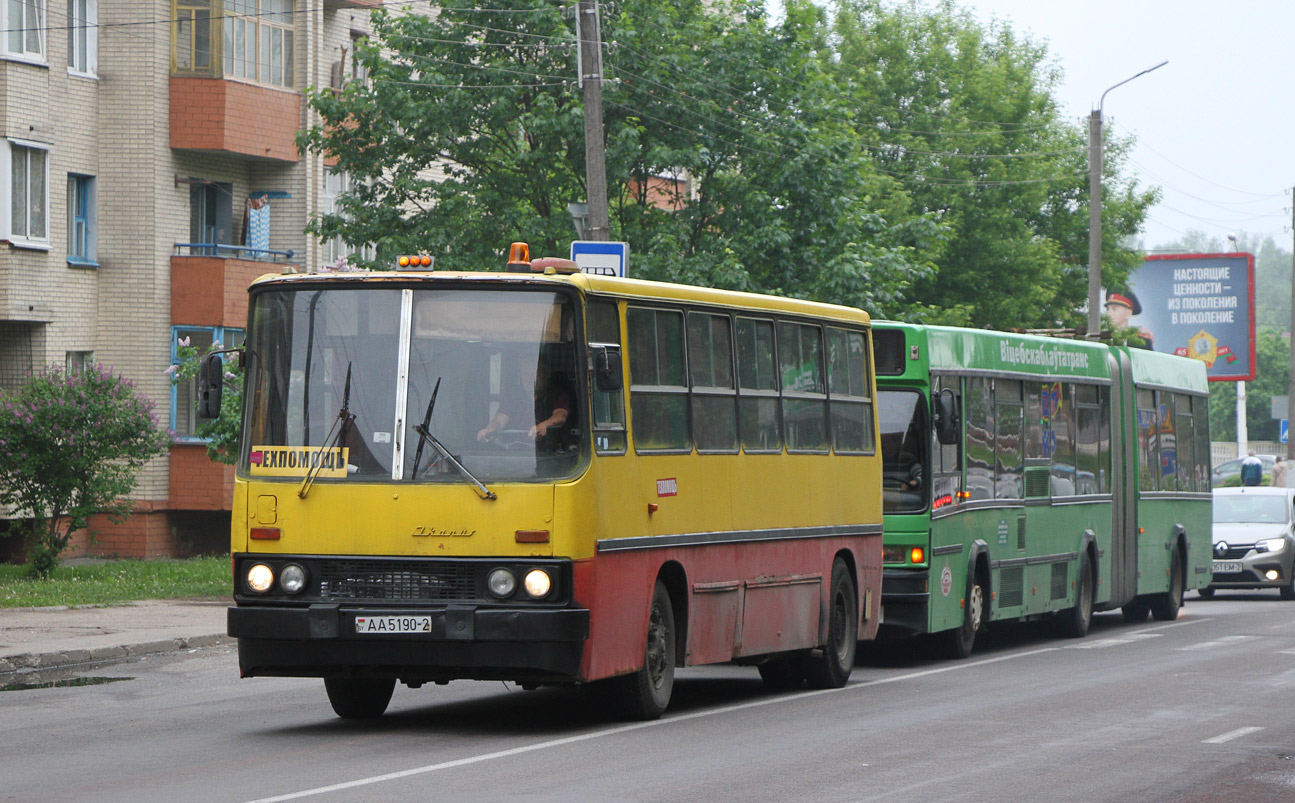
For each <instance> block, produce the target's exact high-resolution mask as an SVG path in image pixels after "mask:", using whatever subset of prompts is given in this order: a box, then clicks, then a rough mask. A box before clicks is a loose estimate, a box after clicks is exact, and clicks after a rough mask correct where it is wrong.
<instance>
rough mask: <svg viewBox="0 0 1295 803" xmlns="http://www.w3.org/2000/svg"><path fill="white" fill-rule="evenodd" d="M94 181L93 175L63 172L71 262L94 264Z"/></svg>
mask: <svg viewBox="0 0 1295 803" xmlns="http://www.w3.org/2000/svg"><path fill="white" fill-rule="evenodd" d="M95 195H96V193H95V181H94V176H80V175H77V174H75V173H68V176H67V229H68V230H67V261H68V262H70V263H72V264H74V265H94V264H95V258H96V250H97V249H96V248H95V229H96V226H95V218H96V209H95Z"/></svg>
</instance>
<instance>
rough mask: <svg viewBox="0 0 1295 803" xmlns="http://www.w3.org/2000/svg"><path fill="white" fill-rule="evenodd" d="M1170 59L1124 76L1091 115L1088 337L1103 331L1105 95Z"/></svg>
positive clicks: (1089, 150) (1089, 142)
mask: <svg viewBox="0 0 1295 803" xmlns="http://www.w3.org/2000/svg"><path fill="white" fill-rule="evenodd" d="M1168 63H1169V61H1168V60H1167V59H1166V60H1165V61H1162V62H1160V63H1159V64H1157V65H1156V66H1154V67H1148V68H1146V69H1145V70H1143V71H1142V72H1140V73H1138V74H1137V75H1133V76H1130V77H1128V78H1125V79H1124V80H1123V81H1120V82H1119V83H1118V84H1115V85H1114V86H1111V87H1109V88H1108V89H1107V90H1106V92H1103V93H1102V97H1101V100H1099V101H1098V102H1097V108H1096V109H1094V110H1093V113H1092V114H1090V115H1089V116H1088V338H1089V339H1090V340H1096V339H1097V338H1098V337H1100V336H1101V332H1102V314H1101V310H1099V309H1098V308H1097V304H1098V302H1099V301H1101V294H1102V107H1103V106H1105V105H1106V95H1107V93H1108V92H1110V91H1111V90H1112V89H1114V88H1115V87H1117V86H1124V85H1125V84H1127V83H1128V82H1129V81H1132V80H1133V79H1134V78H1137V77H1138V76H1141V75H1146V74H1147V73H1149V72H1151V71H1152V70H1158V69H1160V68H1161V67H1163V66H1165V65H1166V64H1168Z"/></svg>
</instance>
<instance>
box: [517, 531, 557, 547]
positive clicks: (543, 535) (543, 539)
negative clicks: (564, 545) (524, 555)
mask: <svg viewBox="0 0 1295 803" xmlns="http://www.w3.org/2000/svg"><path fill="white" fill-rule="evenodd" d="M513 540H514V541H516V542H517V543H519V544H547V543H548V542H549V531H548V530H518V531H517V532H515V533H513Z"/></svg>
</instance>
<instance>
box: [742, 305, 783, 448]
mask: <svg viewBox="0 0 1295 803" xmlns="http://www.w3.org/2000/svg"><path fill="white" fill-rule="evenodd" d="M737 376H738V393H739V394H741V395H740V396H739V398H738V424H739V426H738V430H739V431H740V432H741V434H742V450H743V451H746V452H756V453H758V452H781V451H782V427H781V421H780V416H779V415H778V375H777V371H776V370H775V368H774V347H773V322H772V321H767V320H759V319H755V318H738V319H737Z"/></svg>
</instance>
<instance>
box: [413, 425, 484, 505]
mask: <svg viewBox="0 0 1295 803" xmlns="http://www.w3.org/2000/svg"><path fill="white" fill-rule="evenodd" d="M414 432H417V433H418V436H419V437H420V438H422V439H423V440H424V441H426V442H427V443H430V444H431V445H432V448H433V449H435V450H436V451H437V452H438V453H439V454H440V455H441V457H443V458H444V459H445V460H447V461H448V462H449V464H450V465H452V466H454V468H455V470H456V471H458V472H459V473H460V474H462V475H463V477H464V479H466V480H467V481H468V482H470V483H472V486H473V487H474V488H475V489H476V491H477V495H478V496H480V497H481V498H482V499H488V500H493V499H496V498H497V497H496V496H495V492H494V491H492V490H490V489H489V488H487V487H486V486H484V485H482V484H481V480H479V479H477V478H476V477H474V476H472V472H471V471H468V470H467V469H466V468H464V467H463V464H462V463H460V462H459V461H458V460H455V459H454V455H452V454H450V450H449V449H447V448H445V444H443V443H441V442H440V441H439V440H437V439H436V436H435V435H433V434H432V433H430V432H428V431H427V427H425V426H423V425H422V424H414ZM420 445H421V444H420Z"/></svg>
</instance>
